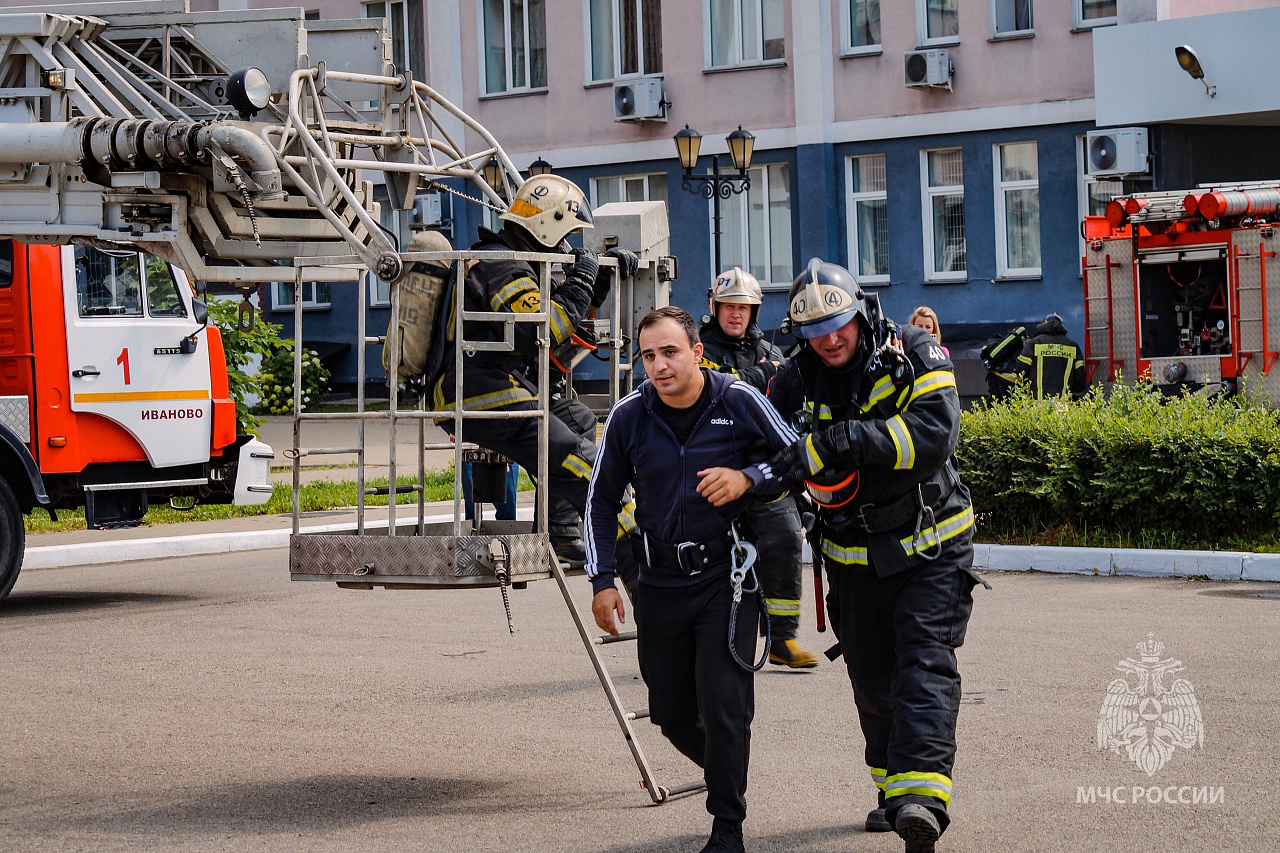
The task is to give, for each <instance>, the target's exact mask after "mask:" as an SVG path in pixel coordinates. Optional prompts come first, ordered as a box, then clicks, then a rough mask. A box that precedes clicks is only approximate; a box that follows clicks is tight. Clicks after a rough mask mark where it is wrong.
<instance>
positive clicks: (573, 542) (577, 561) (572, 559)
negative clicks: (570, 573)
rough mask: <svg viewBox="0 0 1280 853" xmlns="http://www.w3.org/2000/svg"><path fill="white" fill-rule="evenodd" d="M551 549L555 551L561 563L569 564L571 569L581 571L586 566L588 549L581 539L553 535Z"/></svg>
mask: <svg viewBox="0 0 1280 853" xmlns="http://www.w3.org/2000/svg"><path fill="white" fill-rule="evenodd" d="M551 547H552V548H554V549H555V552H556V557H557V558H558V559H559V560H560V562H562V563H568V564H569V568H571V569H580V568H582V567H583V566H584V565H586V562H587V549H586V546H585V545H583V544H582V540H581V539H577V538H570V537H568V536H556V535H555V534H552V536H551Z"/></svg>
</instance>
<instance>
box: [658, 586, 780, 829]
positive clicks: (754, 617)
mask: <svg viewBox="0 0 1280 853" xmlns="http://www.w3.org/2000/svg"><path fill="white" fill-rule="evenodd" d="M732 603H733V594H732V592H731V590H730V587H729V576H728V574H727V573H724V574H719V575H716V576H715V577H711V578H707V579H706V580H704V581H702V582H701V583H698V584H695V585H693V586H685V587H661V586H653V585H651V584H647V583H643V582H642V583H640V585H639V589H638V592H637V595H636V601H635V619H636V630H637V631H638V632H639V636H638V637H637V645H638V649H637V651H638V654H639V658H640V674H641V675H642V676H643V677H644V680H645V683H646V684H647V685H648V686H649V715H650V717H649V719H650V720H651V721H652V722H653V723H654V724H655V725H657V726H659V727H660V728H661V729H662V734H663V735H665V736H666V738H667V739H668V740H670V741H671V743H672V745H674V746H675V748H676V749H678V750H680V751H681V752H682V753H684V754H685V755H686V756H688V757H689V759H690V760H692V761H693V762H694V763H695V764H697V765H698V766H700V767H702V768H703V770H704V778H705V779H706V780H707V811H708V812H710V813H711V815H712V816H713V817H718V818H721V819H723V820H728V821H733V822H741V821H742V820H743V818H745V817H746V814H747V805H746V799H745V797H746V791H747V764H748V761H749V759H750V753H751V719H752V717H754V716H755V680H754V678H753V677H752V675H753V674H752V673H750V672H747V671H746V670H744V669H742V668H741V667H740V666H738V664H736V663H735V662H734V661H733V658H732V657H730V655H729V646H728V635H729V609H730V606H731V605H732ZM759 618H760V617H759V604H758V602H757V600H756V598H755V597H754V596H747V595H744V596H743V597H742V603H741V604H740V605H739V607H738V620H737V625H736V629H735V630H736V643H737V646H736V648H737V650H738V656H739V657H741V658H742V659H743V660H744V661H745V660H748V658H749V656H751V655H753V654H754V652H755V647H756V625H757V623H758V621H759Z"/></svg>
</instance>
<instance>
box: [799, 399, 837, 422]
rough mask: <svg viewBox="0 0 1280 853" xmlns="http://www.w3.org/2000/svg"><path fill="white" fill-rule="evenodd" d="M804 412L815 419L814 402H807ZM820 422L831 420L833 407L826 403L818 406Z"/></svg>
mask: <svg viewBox="0 0 1280 853" xmlns="http://www.w3.org/2000/svg"><path fill="white" fill-rule="evenodd" d="M804 411H805V413H806V414H807V415H809V417H810V418H812V417H813V401H812V400H806V401H805V404H804ZM818 420H820V421H829V420H831V407H830V406H828V405H827V404H826V403H822V404H820V405H819V406H818Z"/></svg>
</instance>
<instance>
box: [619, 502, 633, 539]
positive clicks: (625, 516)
mask: <svg viewBox="0 0 1280 853" xmlns="http://www.w3.org/2000/svg"><path fill="white" fill-rule="evenodd" d="M635 529H636V502H635V501H627V502H626V503H625V504H623V506H622V512H620V513H618V538H619V539H621V538H622V537H623V536H624V535H626V534H628V533H630V532H631V531H633V530H635Z"/></svg>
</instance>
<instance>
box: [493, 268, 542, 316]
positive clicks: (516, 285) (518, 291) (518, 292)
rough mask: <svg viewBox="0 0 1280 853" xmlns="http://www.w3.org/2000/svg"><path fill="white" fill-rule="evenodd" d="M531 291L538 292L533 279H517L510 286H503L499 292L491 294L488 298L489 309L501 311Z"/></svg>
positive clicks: (526, 277)
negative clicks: (503, 307)
mask: <svg viewBox="0 0 1280 853" xmlns="http://www.w3.org/2000/svg"><path fill="white" fill-rule="evenodd" d="M531 290H532V291H533V292H534V293H537V292H538V285H537V284H535V283H534V281H533V279H531V278H529V277H528V276H525V277H524V278H518V279H516V280H515V281H513V282H511V283H510V284H506V285H504V286H503V287H502V289H501V290H499V291H498V292H497V293H495V294H493V296H492V297H490V298H489V307H491V308H492V309H493V310H494V311H501V310H502V306H503V305H506V304H508V303H511V302H514V301H516V300H517V299H519V298H520V297H521V296H524V295H525V294H526V293H528V292H529V291H531Z"/></svg>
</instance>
